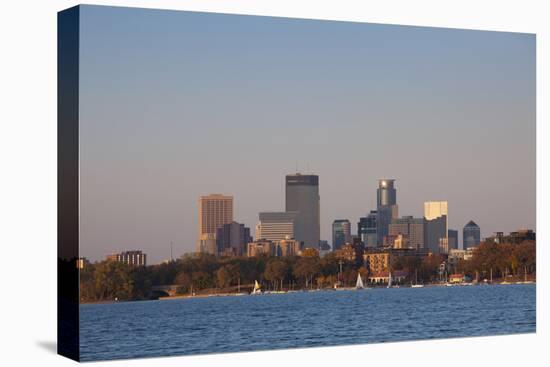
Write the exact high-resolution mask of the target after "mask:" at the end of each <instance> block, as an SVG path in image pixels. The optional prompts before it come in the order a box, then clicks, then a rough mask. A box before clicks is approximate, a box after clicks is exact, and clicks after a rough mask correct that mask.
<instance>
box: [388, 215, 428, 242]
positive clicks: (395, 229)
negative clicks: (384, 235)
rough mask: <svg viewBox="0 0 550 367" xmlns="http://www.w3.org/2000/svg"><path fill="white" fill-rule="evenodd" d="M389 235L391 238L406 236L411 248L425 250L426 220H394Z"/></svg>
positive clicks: (410, 217) (405, 218) (409, 217)
mask: <svg viewBox="0 0 550 367" xmlns="http://www.w3.org/2000/svg"><path fill="white" fill-rule="evenodd" d="M388 234H389V235H390V236H397V235H403V236H406V237H407V239H408V245H409V246H410V247H413V248H416V249H420V248H424V219H423V218H413V217H412V216H403V217H402V218H394V219H392V221H391V224H390V226H389V230H388Z"/></svg>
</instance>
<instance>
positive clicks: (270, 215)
mask: <svg viewBox="0 0 550 367" xmlns="http://www.w3.org/2000/svg"><path fill="white" fill-rule="evenodd" d="M297 216H298V212H262V213H260V214H259V219H260V223H258V225H257V226H256V240H257V241H258V240H269V241H281V240H284V239H286V238H287V237H288V238H295V230H296V218H297Z"/></svg>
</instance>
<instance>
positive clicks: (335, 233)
mask: <svg viewBox="0 0 550 367" xmlns="http://www.w3.org/2000/svg"><path fill="white" fill-rule="evenodd" d="M346 243H351V223H350V221H349V220H347V219H336V220H335V221H334V222H332V249H333V250H339V249H340V248H341V247H342V245H344V244H346Z"/></svg>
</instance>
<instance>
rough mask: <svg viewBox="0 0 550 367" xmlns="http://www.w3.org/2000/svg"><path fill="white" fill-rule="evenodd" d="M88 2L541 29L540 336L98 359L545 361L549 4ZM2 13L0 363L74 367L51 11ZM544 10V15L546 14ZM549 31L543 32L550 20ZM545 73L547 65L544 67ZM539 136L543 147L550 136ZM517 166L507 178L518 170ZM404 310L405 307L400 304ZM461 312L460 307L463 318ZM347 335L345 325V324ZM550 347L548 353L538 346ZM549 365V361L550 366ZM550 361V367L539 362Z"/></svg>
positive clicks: (32, 8) (7, 7)
mask: <svg viewBox="0 0 550 367" xmlns="http://www.w3.org/2000/svg"><path fill="white" fill-rule="evenodd" d="M94 3H95V4H105V5H125V6H140V7H155V8H167V9H181V10H199V11H213V12H225V13H240V14H257V15H274V16H288V17H298V18H317V19H335V20H354V21H363V22H375V23H393V24H409V25H423V26H436V27H453V28H469V29H485V30H499V31H514V32H529V33H537V92H538V95H537V173H538V174H537V200H538V205H537V232H538V233H537V237H538V249H537V251H538V252H537V262H538V269H537V270H538V271H537V276H538V284H537V334H536V335H535V334H528V335H516V336H501V337H486V338H485V337H484V338H462V339H447V340H433V341H422V342H403V343H388V344H373V345H361V346H352V347H330V348H314V349H301V350H283V351H277V352H254V353H235V354H224V355H210V356H195V357H171V358H155V359H141V360H128V361H117V362H99V363H97V365H119V366H122V365H128V366H134V365H140V366H149V365H155V366H165V365H172V366H175V365H182V364H183V365H193V366H220V365H222V364H223V366H258V365H261V366H275V365H277V366H279V365H281V364H288V365H292V366H294V365H300V364H308V365H313V364H314V365H316V366H335V365H336V366H338V365H341V364H350V365H367V366H372V365H378V364H383V365H384V366H395V365H407V366H430V365H445V366H461V367H464V366H474V365H476V366H478V365H491V366H512V365H514V366H520V367H524V366H535V365H541V364H543V358H544V357H547V356H548V345H550V344H549V343H548V342H549V341H550V338H549V332H550V327H549V316H548V315H549V310H550V308H549V306H550V303H549V296H548V290H549V289H550V288H549V276H548V274H549V272H548V270H547V269H545V267H546V266H547V265H548V263H549V259H548V253H549V250H548V248H547V244H546V240H547V238H548V234H547V233H548V230H547V227H546V225H547V224H548V215H547V213H548V210H547V209H546V208H547V207H548V195H545V193H544V191H543V190H542V188H543V187H545V186H546V187H548V168H546V169H543V164H544V162H545V161H547V159H545V158H548V151H549V148H548V147H545V146H544V145H543V144H542V142H543V141H548V138H549V137H548V127H547V124H546V126H545V124H544V122H547V120H548V108H549V104H548V101H549V93H548V88H549V85H550V84H549V74H548V72H547V70H548V65H550V55H549V49H550V40H549V38H550V31H549V26H548V25H547V24H548V23H550V21H549V20H548V19H549V18H548V14H549V13H550V12H549V10H547V9H545V5H544V3H545V2H544V1H539V2H537V1H502V0H501V1H470V0H458V1H455V0H453V1H437V0H433V1H427V0H416V1H411V0H409V1H407V0H403V1H376V2H368V1H342V0H340V1H311V2H307V1H297V0H294V1H286V0H278V1H276V0H269V1H267V0H262V1H260V0H256V1H251V0H249V1H244V0H243V1H230V0H227V1H214V0H202V1H198V0H195V1H167V0H159V1H122V0H121V1H95V2H94ZM76 4H78V3H77V2H74V1H61V0H46V1H35V2H32V1H3V2H2V3H1V5H0V93H1V96H0V101H1V102H0V195H1V196H0V248H1V252H0V259H1V260H0V261H1V262H0V271H1V276H0V294H1V298H0V301H1V302H0V336H1V340H0V361H2V362H1V364H2V365H4V366H13V365H41V366H43V365H60V366H64V365H71V364H73V363H74V362H72V361H70V360H68V359H65V358H62V357H60V356H57V355H56V354H55V343H56V231H57V228H56V154H57V152H56V108H57V107H56V16H57V15H56V12H57V11H59V10H62V9H65V8H68V7H70V6H73V5H76ZM545 14H546V17H545ZM545 23H546V24H545ZM544 66H546V68H545V67H544ZM545 138H546V139H545ZM513 170H514V168H513V167H510V171H511V173H512V174H513ZM403 306H404V309H405V308H406V305H405V304H404V305H403ZM461 311H463V310H458V309H457V310H456V312H461ZM342 327H343V328H345V325H342ZM545 348H546V349H545ZM546 359H547V358H546ZM546 362H547V361H546Z"/></svg>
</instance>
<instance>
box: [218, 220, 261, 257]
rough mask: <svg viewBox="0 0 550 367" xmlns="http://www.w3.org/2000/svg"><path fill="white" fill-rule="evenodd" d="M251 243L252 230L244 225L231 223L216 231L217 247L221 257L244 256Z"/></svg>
mask: <svg viewBox="0 0 550 367" xmlns="http://www.w3.org/2000/svg"><path fill="white" fill-rule="evenodd" d="M249 242H252V237H250V228H248V227H245V225H244V224H241V223H237V222H231V223H227V224H224V225H222V226H221V227H219V228H218V230H217V231H216V247H217V249H218V254H220V255H223V256H243V255H244V254H245V253H246V245H247V244H248V243H249Z"/></svg>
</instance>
